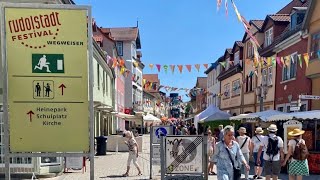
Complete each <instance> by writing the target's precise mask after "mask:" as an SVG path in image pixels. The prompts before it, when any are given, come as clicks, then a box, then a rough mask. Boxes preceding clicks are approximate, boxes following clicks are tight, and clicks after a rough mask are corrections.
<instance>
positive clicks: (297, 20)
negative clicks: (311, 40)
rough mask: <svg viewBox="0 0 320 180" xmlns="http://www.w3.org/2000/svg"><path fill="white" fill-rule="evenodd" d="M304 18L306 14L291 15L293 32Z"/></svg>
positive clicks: (296, 13)
mask: <svg viewBox="0 0 320 180" xmlns="http://www.w3.org/2000/svg"><path fill="white" fill-rule="evenodd" d="M304 16H305V13H304V12H295V13H293V14H292V15H291V30H294V29H295V28H296V27H297V26H298V25H300V24H301V23H302V22H303V19H304Z"/></svg>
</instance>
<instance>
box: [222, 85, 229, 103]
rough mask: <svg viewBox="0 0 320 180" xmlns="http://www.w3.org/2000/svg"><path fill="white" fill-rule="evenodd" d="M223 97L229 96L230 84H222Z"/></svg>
mask: <svg viewBox="0 0 320 180" xmlns="http://www.w3.org/2000/svg"><path fill="white" fill-rule="evenodd" d="M223 96H224V99H227V98H230V84H229V83H228V84H226V85H224V92H223Z"/></svg>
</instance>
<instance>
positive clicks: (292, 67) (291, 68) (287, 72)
mask: <svg viewBox="0 0 320 180" xmlns="http://www.w3.org/2000/svg"><path fill="white" fill-rule="evenodd" d="M297 59H298V55H297V53H294V54H292V55H291V56H288V57H286V58H285V61H286V63H285V64H286V65H285V66H283V68H282V81H286V80H290V79H292V78H295V77H296V75H297V62H298V61H297ZM288 61H290V62H288Z"/></svg>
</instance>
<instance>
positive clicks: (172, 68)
mask: <svg viewBox="0 0 320 180" xmlns="http://www.w3.org/2000/svg"><path fill="white" fill-rule="evenodd" d="M175 67H176V65H170V69H171V71H172V74H173V73H174V68H175Z"/></svg>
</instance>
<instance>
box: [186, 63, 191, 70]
mask: <svg viewBox="0 0 320 180" xmlns="http://www.w3.org/2000/svg"><path fill="white" fill-rule="evenodd" d="M186 68H187V69H188V71H189V72H191V65H189V64H188V65H186Z"/></svg>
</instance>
